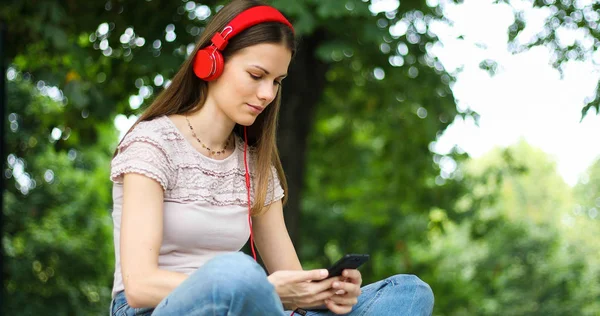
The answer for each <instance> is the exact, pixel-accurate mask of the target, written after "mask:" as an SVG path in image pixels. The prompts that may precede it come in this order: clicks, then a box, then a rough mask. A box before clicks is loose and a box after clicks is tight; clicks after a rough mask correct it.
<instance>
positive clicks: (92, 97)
mask: <svg viewBox="0 0 600 316" xmlns="http://www.w3.org/2000/svg"><path fill="white" fill-rule="evenodd" d="M271 3H272V4H273V5H275V6H277V7H279V8H281V9H282V10H283V11H284V13H285V14H286V15H288V16H289V17H290V18H291V19H292V20H293V22H294V25H295V29H296V32H297V34H299V36H300V50H299V52H298V55H297V56H296V59H295V60H294V62H293V64H292V66H291V69H290V76H289V78H288V79H286V84H284V88H283V89H284V96H285V98H284V105H283V109H282V113H281V116H282V120H281V124H280V127H279V129H280V130H279V135H280V140H279V143H280V144H279V145H280V149H281V155H282V159H283V163H284V168H285V171H286V173H287V174H288V175H289V180H290V188H291V190H290V192H289V195H290V203H289V204H288V205H287V206H286V209H285V212H286V220H287V224H288V227H289V228H290V232H291V233H292V236H293V237H294V241H295V243H296V245H297V247H298V250H299V253H300V257H301V259H302V261H303V263H304V265H305V268H309V267H322V266H325V265H327V264H329V263H330V262H331V261H333V260H336V259H337V258H338V257H339V256H341V255H342V254H343V253H345V252H366V253H370V254H371V255H372V260H371V261H370V263H369V264H368V265H366V266H365V269H364V270H363V273H364V277H365V280H366V281H367V282H370V281H374V280H377V279H381V278H383V277H386V276H389V275H390V274H394V273H416V274H418V275H419V276H421V277H422V278H423V279H424V280H425V281H427V282H428V283H430V284H431V285H432V287H433V289H434V292H435V294H436V304H437V307H436V310H435V313H436V314H438V315H446V314H449V315H455V314H456V315H462V314H490V315H491V314H540V315H541V314H543V315H553V314H557V315H558V314H561V313H562V314H571V313H570V312H571V311H579V312H580V313H581V314H584V315H586V314H589V315H592V314H594V313H595V312H598V311H599V310H600V307H599V306H598V303H596V302H599V301H600V300H599V299H598V298H599V294H598V293H600V290H599V287H598V284H600V282H597V281H598V275H599V272H598V269H597V268H594V266H600V265H599V264H598V261H597V260H598V259H597V258H598V256H597V254H598V252H597V251H598V247H595V246H593V244H592V243H591V240H593V239H590V236H593V234H595V233H597V229H598V225H597V217H596V219H595V220H593V219H592V218H591V217H590V216H589V215H591V214H593V212H592V211H590V210H591V209H592V208H594V207H595V206H594V205H596V207H597V205H598V202H597V201H598V200H597V197H596V196H595V194H597V192H598V181H597V180H598V174H600V173H599V172H598V170H599V169H600V168H598V164H596V165H595V166H594V167H593V168H591V169H590V172H589V179H588V180H587V181H581V183H580V184H579V185H578V186H577V187H576V189H575V192H576V194H575V197H573V196H572V194H571V193H572V191H571V189H570V188H569V187H568V186H566V185H565V184H564V183H563V182H562V180H561V179H560V177H559V176H558V175H557V173H556V170H555V167H554V164H553V162H552V161H551V160H548V159H547V157H546V156H545V154H543V153H542V152H540V151H538V150H535V149H531V148H530V147H529V146H528V145H527V144H524V143H521V144H518V145H516V146H513V147H511V148H508V149H506V150H498V151H496V152H494V153H493V154H491V155H490V156H489V157H487V158H482V159H480V160H477V161H474V162H473V161H470V160H469V159H468V157H467V156H466V155H465V154H464V153H463V152H461V151H460V150H459V149H456V150H454V151H453V152H451V153H449V154H448V155H439V154H435V153H433V152H432V151H431V150H430V147H431V144H432V142H434V141H435V140H436V139H437V138H438V136H439V135H441V133H442V132H443V131H444V130H445V129H446V128H447V127H448V126H449V124H451V123H452V122H453V120H454V118H455V117H456V116H457V115H460V116H469V115H476V114H475V113H471V112H465V113H459V112H458V111H457V109H456V106H455V102H454V97H453V95H452V91H451V89H450V86H451V84H452V81H453V78H452V77H451V75H450V74H448V73H446V71H445V70H444V68H443V66H442V65H441V64H440V63H439V62H438V61H437V60H436V59H435V58H434V57H432V56H431V55H430V53H429V52H430V49H431V47H432V45H433V43H435V41H436V38H435V35H434V34H432V33H431V32H430V31H429V29H428V25H429V24H428V23H429V22H430V21H432V20H433V19H441V18H443V17H442V16H441V12H442V11H441V10H440V8H439V7H431V6H429V5H428V4H427V3H428V1H422V0H419V1H417V0H410V1H402V2H401V3H400V4H399V7H398V8H396V9H394V10H391V11H388V12H377V13H373V11H372V10H371V8H372V7H371V6H372V5H374V3H375V1H373V2H371V1H362V0H360V1H359V0H350V1H317V0H301V1H298V0H297V1H290V0H273V1H271ZM564 3H566V2H565V1H562V2H561V4H557V5H558V6H560V5H563V4H564ZM223 4H224V1H215V0H212V1H211V0H207V1H203V2H199V3H196V2H192V1H156V0H152V1H144V2H140V1H131V0H123V1H106V2H97V1H87V2H81V1H65V2H56V1H35V2H31V1H16V0H13V1H9V2H8V3H7V5H3V6H2V7H0V18H1V19H4V20H6V21H7V22H8V24H9V26H10V27H9V32H8V35H9V37H8V44H7V45H6V47H8V52H7V55H8V58H9V61H8V62H9V63H8V64H9V69H8V72H7V74H6V76H7V78H8V79H9V80H8V88H9V90H8V95H9V102H8V104H9V109H8V113H9V115H8V126H7V131H6V133H7V135H8V136H7V149H8V154H9V155H8V157H5V158H6V160H5V163H6V168H5V173H4V175H5V177H4V181H5V183H6V184H7V185H6V187H7V188H8V190H7V192H5V196H4V198H5V201H6V203H5V209H4V210H3V211H4V216H5V217H6V222H7V225H6V227H5V228H4V236H3V237H2V241H3V244H2V245H3V249H4V252H5V254H6V261H5V262H4V267H3V269H4V273H5V275H6V278H5V279H6V280H7V282H6V284H4V287H3V295H6V296H7V297H8V299H4V300H3V302H6V304H4V305H3V306H2V310H3V311H4V312H5V313H7V314H12V313H15V312H18V313H19V314H24V315H28V314H35V315H46V314H50V315H71V314H77V315H80V314H103V313H105V311H106V309H107V307H108V301H109V295H110V287H111V285H112V272H113V264H114V263H113V254H112V251H113V247H112V236H111V229H112V225H111V218H110V208H111V191H110V188H111V184H110V181H109V179H108V171H109V162H110V158H111V156H112V150H113V149H114V146H115V145H116V142H117V140H118V132H117V131H116V130H115V127H114V122H115V120H123V119H124V117H131V115H135V114H139V112H140V111H141V110H142V109H143V108H144V107H145V106H147V105H148V104H149V103H150V102H151V101H152V99H153V98H154V97H155V96H156V95H157V94H158V93H160V91H161V90H162V89H163V88H164V87H165V86H166V85H167V84H168V83H169V78H170V77H171V76H172V75H173V74H174V72H175V71H176V69H177V68H178V67H179V65H180V64H181V62H182V61H183V60H184V58H186V57H187V55H188V54H189V51H190V49H191V48H190V47H192V45H193V44H194V41H195V40H196V38H197V36H198V35H199V34H200V33H201V32H202V30H203V27H204V25H205V23H206V20H207V19H208V18H210V16H212V15H214V13H215V12H216V11H217V10H218V8H219V7H220V6H221V5H223ZM536 4H537V2H536ZM565 5H566V4H565ZM584 10H585V9H584ZM563 18H565V17H564V16H563ZM561 21H562V20H561ZM511 31H512V32H516V31H518V28H517V29H514V28H511ZM594 34H595V33H594ZM594 36H595V35H594ZM571 55H572V54H571ZM565 56H567V57H568V56H569V54H565ZM561 60H563V59H560V58H559V59H558V61H559V62H560V61H561ZM122 115H123V116H124V117H123V116H122ZM3 159H4V158H3ZM440 163H445V164H454V165H456V166H457V169H456V171H455V172H452V173H447V172H445V171H443V170H441V169H440ZM464 163H467V165H466V166H465V167H464V168H463V167H461V166H462V165H463V164H464ZM574 201H576V203H578V205H579V207H580V208H577V207H576V206H574V204H573V203H575V202H574ZM577 210H580V211H581V212H580V211H577ZM569 214H574V215H573V216H574V217H573V218H575V220H574V221H573V226H568V225H564V222H565V221H564V220H563V219H564V218H566V221H567V222H569V218H570V217H568V216H567V215H569ZM581 214H586V215H588V216H587V217H584V216H583V215H581ZM569 216H571V215H569ZM594 225H595V226H594ZM584 227H585V228H586V229H588V231H589V233H588V234H589V236H587V235H586V236H583V235H582V234H579V233H576V232H578V230H579V229H581V228H584ZM594 227H595V228H594ZM594 229H595V230H594ZM582 245H583V246H582ZM578 284H583V285H585V286H584V287H583V288H582V287H581V286H578Z"/></svg>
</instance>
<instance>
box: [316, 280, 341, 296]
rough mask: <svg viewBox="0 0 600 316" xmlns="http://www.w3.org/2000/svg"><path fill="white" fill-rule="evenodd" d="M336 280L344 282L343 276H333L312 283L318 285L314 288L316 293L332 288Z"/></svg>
mask: <svg viewBox="0 0 600 316" xmlns="http://www.w3.org/2000/svg"><path fill="white" fill-rule="evenodd" d="M334 282H342V277H333V278H329V279H325V280H321V281H318V282H313V283H312V284H311V285H315V286H316V287H315V288H313V290H314V291H315V293H318V292H322V291H325V290H328V289H331V288H332V284H333V283H334Z"/></svg>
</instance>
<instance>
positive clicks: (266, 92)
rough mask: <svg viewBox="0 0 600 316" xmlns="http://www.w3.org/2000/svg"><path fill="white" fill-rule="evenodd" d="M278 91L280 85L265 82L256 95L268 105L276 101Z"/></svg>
mask: <svg viewBox="0 0 600 316" xmlns="http://www.w3.org/2000/svg"><path fill="white" fill-rule="evenodd" d="M277 89H279V85H276V84H273V83H271V82H269V81H264V82H262V83H261V84H260V85H259V87H258V91H257V92H256V94H257V97H258V98H259V99H260V100H261V101H263V102H265V105H266V104H269V103H271V101H273V99H275V96H276V95H277Z"/></svg>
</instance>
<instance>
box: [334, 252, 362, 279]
mask: <svg viewBox="0 0 600 316" xmlns="http://www.w3.org/2000/svg"><path fill="white" fill-rule="evenodd" d="M367 261H369V255H366V254H347V255H345V256H343V257H342V258H341V259H340V260H338V261H337V262H336V263H334V264H333V265H332V266H331V267H329V269H327V270H328V271H329V276H328V277H327V278H332V277H336V276H340V275H342V272H343V271H344V269H357V268H358V267H360V266H361V265H363V264H364V263H365V262H367Z"/></svg>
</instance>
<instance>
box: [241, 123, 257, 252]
mask: <svg viewBox="0 0 600 316" xmlns="http://www.w3.org/2000/svg"><path fill="white" fill-rule="evenodd" d="M247 152H248V131H247V128H246V126H244V168H245V169H246V174H245V176H244V177H245V178H246V193H247V194H248V227H250V248H251V249H252V257H254V261H257V260H256V251H254V233H253V232H252V218H250V212H251V211H252V203H251V202H250V173H249V172H248V158H246V153H247Z"/></svg>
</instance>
